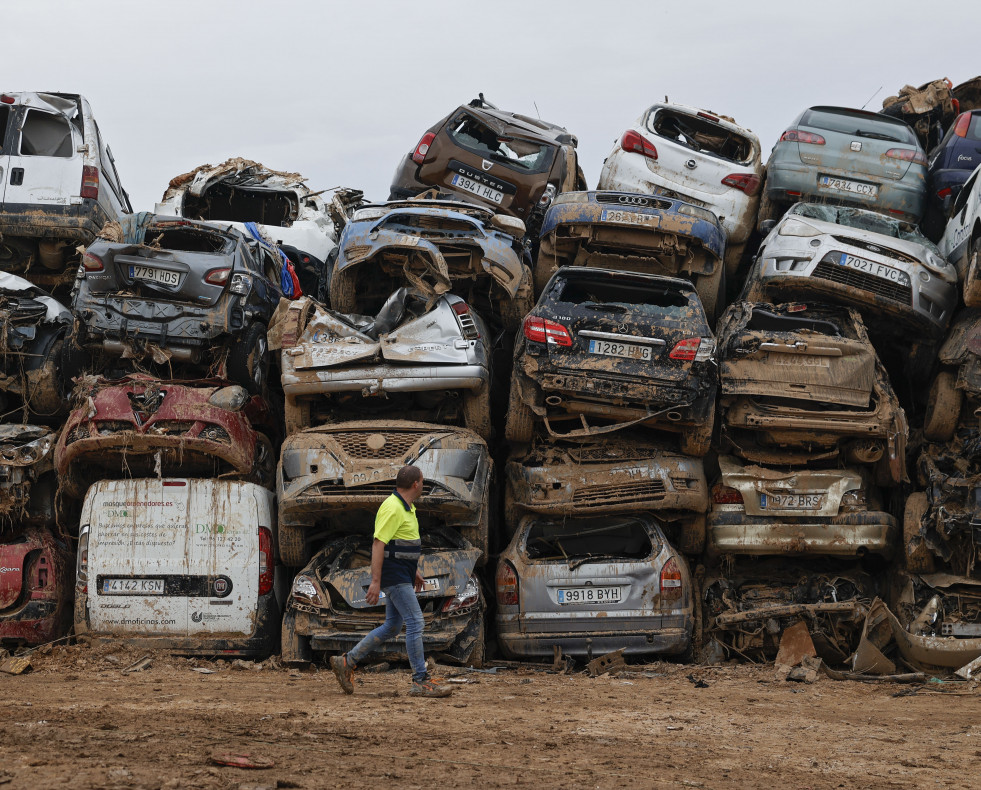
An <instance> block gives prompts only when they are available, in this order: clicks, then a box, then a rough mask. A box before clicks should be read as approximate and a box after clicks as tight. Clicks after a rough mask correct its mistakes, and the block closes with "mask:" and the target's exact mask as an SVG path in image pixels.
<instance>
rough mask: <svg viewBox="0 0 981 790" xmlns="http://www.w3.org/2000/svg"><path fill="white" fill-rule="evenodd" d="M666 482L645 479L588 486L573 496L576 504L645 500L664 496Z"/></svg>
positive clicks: (604, 503)
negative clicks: (617, 483) (634, 481)
mask: <svg viewBox="0 0 981 790" xmlns="http://www.w3.org/2000/svg"><path fill="white" fill-rule="evenodd" d="M664 493H665V488H664V482H663V481H661V480H643V481H640V482H637V483H621V484H619V485H604V486H586V487H585V488H580V489H579V490H578V491H576V493H575V494H574V495H573V497H572V503H573V504H574V505H585V506H588V505H606V504H613V503H617V504H620V503H624V502H638V503H640V502H645V501H648V500H651V499H661V498H663V497H664Z"/></svg>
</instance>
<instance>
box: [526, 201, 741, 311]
mask: <svg viewBox="0 0 981 790" xmlns="http://www.w3.org/2000/svg"><path fill="white" fill-rule="evenodd" d="M725 248H726V232H725V230H724V229H723V227H722V225H721V224H720V223H719V220H718V219H717V218H716V216H715V214H713V213H712V212H711V211H709V210H708V209H705V208H702V207H701V206H694V205H692V204H690V203H686V202H685V201H683V200H677V199H675V198H669V197H665V196H662V195H649V194H648V195H645V194H640V193H633V192H605V191H590V192H563V193H561V194H559V195H558V196H557V197H556V198H555V200H553V201H552V205H551V206H550V207H549V209H548V212H547V213H546V214H545V219H544V221H543V222H542V230H541V239H540V247H539V251H538V259H537V260H536V262H535V268H534V277H535V292H536V293H537V294H541V293H542V291H543V290H544V288H545V285H546V284H547V283H548V281H549V279H550V278H551V277H552V275H553V274H555V272H556V271H557V270H558V269H559V267H560V266H594V267H603V268H607V269H617V270H620V271H631V272H641V273H644V274H658V275H662V276H666V277H684V278H686V279H687V280H689V281H691V282H692V283H694V285H695V290H696V291H697V292H698V297H699V299H700V300H701V302H702V306H703V307H704V308H705V313H706V315H708V317H709V319H710V320H714V318H715V315H716V312H717V311H721V310H722V308H723V307H724V305H723V296H724V294H725V273H724V266H723V258H724V255H725Z"/></svg>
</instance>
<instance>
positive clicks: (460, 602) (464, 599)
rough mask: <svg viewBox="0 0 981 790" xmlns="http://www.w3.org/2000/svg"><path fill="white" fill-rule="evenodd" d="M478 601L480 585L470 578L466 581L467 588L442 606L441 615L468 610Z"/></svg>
mask: <svg viewBox="0 0 981 790" xmlns="http://www.w3.org/2000/svg"><path fill="white" fill-rule="evenodd" d="M479 600H480V585H479V584H478V583H477V580H476V579H475V578H474V577H473V576H471V577H470V578H469V579H468V580H467V586H466V587H465V588H464V590H463V592H461V593H460V594H459V595H454V596H453V597H452V598H450V599H449V600H448V601H447V602H446V603H444V604H443V614H447V613H448V612H457V611H459V610H460V609H469V608H470V607H471V606H474V605H475V604H476V603H477V602H478V601H479Z"/></svg>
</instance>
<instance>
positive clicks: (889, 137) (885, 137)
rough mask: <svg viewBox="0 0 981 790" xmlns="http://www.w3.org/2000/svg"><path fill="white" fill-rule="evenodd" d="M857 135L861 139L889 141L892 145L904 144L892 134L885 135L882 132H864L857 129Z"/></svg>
mask: <svg viewBox="0 0 981 790" xmlns="http://www.w3.org/2000/svg"><path fill="white" fill-rule="evenodd" d="M855 134H856V135H858V136H859V137H869V138H871V139H872V140H887V141H888V142H890V143H901V142H904V141H903V140H900V139H899V138H898V137H893V136H892V135H891V134H883V133H882V132H863V131H862V130H861V129H856V130H855Z"/></svg>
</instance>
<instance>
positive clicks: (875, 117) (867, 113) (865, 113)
mask: <svg viewBox="0 0 981 790" xmlns="http://www.w3.org/2000/svg"><path fill="white" fill-rule="evenodd" d="M812 110H816V111H817V112H828V113H836V114H839V115H857V116H860V117H864V118H868V119H869V120H870V121H881V122H882V123H888V124H891V125H893V126H902V127H904V128H906V129H909V128H910V126H909V124H908V123H906V121H901V120H899V118H892V117H890V116H888V115H883V114H882V113H878V112H872V111H871V110H856V109H855V108H854V107H835V106H833V105H830V104H818V105H815V106H814V107H808V108H807V109H806V110H805V111H804V112H810V111H812ZM801 114H802V115H803V113H801Z"/></svg>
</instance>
